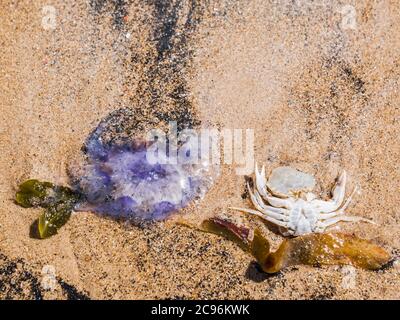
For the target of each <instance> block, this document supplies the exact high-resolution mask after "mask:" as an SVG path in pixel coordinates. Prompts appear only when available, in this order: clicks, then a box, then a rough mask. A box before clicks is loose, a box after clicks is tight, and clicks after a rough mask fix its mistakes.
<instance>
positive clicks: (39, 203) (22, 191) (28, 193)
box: [15, 179, 81, 239]
mask: <svg viewBox="0 0 400 320" xmlns="http://www.w3.org/2000/svg"><path fill="white" fill-rule="evenodd" d="M80 199H81V195H80V194H79V193H77V192H75V191H73V190H72V189H70V188H68V187H64V186H57V185H54V184H53V183H50V182H41V181H38V180H34V179H31V180H27V181H25V182H24V183H22V184H21V185H20V186H19V190H18V191H17V193H16V196H15V202H16V203H17V204H18V205H20V206H22V207H24V208H32V207H34V208H36V207H41V208H44V209H45V210H44V212H42V214H41V215H40V217H39V220H38V223H37V228H38V229H37V230H38V235H39V237H40V238H41V239H44V238H48V237H50V236H52V235H54V234H56V233H57V230H58V229H60V228H61V227H62V226H63V225H65V224H66V223H67V221H68V220H69V218H70V216H71V212H72V210H73V208H74V207H75V205H76V204H77V202H78V201H79V200H80Z"/></svg>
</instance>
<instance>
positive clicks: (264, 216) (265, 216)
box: [229, 207, 287, 228]
mask: <svg viewBox="0 0 400 320" xmlns="http://www.w3.org/2000/svg"><path fill="white" fill-rule="evenodd" d="M229 209H233V210H238V211H241V212H246V213H250V214H253V215H255V216H258V217H260V218H262V219H264V220H267V221H269V222H271V223H273V224H276V225H277V226H281V227H285V228H287V224H286V222H284V221H280V220H278V219H275V218H273V217H272V216H271V214H272V213H273V212H265V214H262V213H261V212H259V211H257V210H251V209H245V208H237V207H229Z"/></svg>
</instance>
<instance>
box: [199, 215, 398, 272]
mask: <svg viewBox="0 0 400 320" xmlns="http://www.w3.org/2000/svg"><path fill="white" fill-rule="evenodd" d="M200 230H201V231H205V232H210V233H214V234H217V235H220V236H223V237H225V238H227V239H229V240H231V241H233V242H235V243H236V244H238V245H239V246H240V247H241V248H242V249H243V250H245V251H247V252H248V253H250V254H251V255H252V256H253V257H254V258H255V259H256V261H257V262H258V264H259V265H260V267H261V269H262V270H263V271H264V272H266V273H277V272H279V271H280V270H282V269H283V268H286V267H289V266H293V265H299V264H303V265H310V266H315V265H353V266H356V267H359V268H363V269H366V270H379V269H381V268H382V267H383V266H385V265H386V264H387V263H388V261H389V260H390V259H391V257H390V255H389V253H387V252H386V251H385V250H384V249H383V248H381V247H379V246H377V245H375V244H374V243H372V242H371V241H368V240H364V239H360V238H358V237H356V236H354V235H349V234H344V233H338V232H334V233H310V234H305V235H302V236H299V237H296V238H289V239H285V240H284V241H283V242H282V243H281V244H280V246H279V248H278V249H277V250H276V251H275V252H271V251H270V244H269V241H268V239H267V238H266V237H265V236H264V235H263V234H262V233H261V232H260V231H259V230H258V229H255V230H252V229H249V228H247V227H245V226H238V225H236V224H234V223H232V222H230V221H228V220H225V219H221V218H212V219H209V220H205V221H204V222H203V223H202V224H201V225H200Z"/></svg>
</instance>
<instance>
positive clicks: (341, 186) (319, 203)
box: [312, 170, 355, 213]
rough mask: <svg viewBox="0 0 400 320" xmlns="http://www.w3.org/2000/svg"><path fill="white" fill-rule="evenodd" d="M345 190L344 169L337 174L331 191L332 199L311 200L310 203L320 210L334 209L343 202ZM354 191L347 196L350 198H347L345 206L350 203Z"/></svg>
mask: <svg viewBox="0 0 400 320" xmlns="http://www.w3.org/2000/svg"><path fill="white" fill-rule="evenodd" d="M345 192H346V171H344V170H343V172H342V174H341V175H340V176H339V179H338V182H337V183H336V185H335V187H334V189H333V192H332V199H331V200H329V201H323V200H318V199H316V200H313V201H312V203H314V204H315V205H316V207H317V208H318V209H319V211H320V212H323V213H330V212H333V211H336V210H338V209H339V208H340V206H341V205H342V204H343V201H344V196H345ZM354 192H355V191H353V193H352V195H351V196H350V197H349V199H350V200H347V202H346V207H347V206H348V205H349V204H350V201H351V198H352V196H353V194H354Z"/></svg>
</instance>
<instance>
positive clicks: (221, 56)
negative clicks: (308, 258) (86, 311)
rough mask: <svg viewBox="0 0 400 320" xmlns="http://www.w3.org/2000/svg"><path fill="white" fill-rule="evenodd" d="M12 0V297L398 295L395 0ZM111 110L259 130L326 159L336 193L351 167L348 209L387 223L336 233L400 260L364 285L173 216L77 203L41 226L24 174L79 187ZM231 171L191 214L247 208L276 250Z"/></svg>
mask: <svg viewBox="0 0 400 320" xmlns="http://www.w3.org/2000/svg"><path fill="white" fill-rule="evenodd" d="M0 13H1V19H0V44H1V50H0V88H1V90H0V110H1V113H0V150H1V154H2V157H1V158H0V299H86V298H87V299H399V298H400V293H399V290H398V288H399V286H400V267H399V265H400V264H399V263H398V259H399V256H400V240H399V239H400V237H399V236H400V226H399V223H400V196H399V190H400V165H399V159H400V144H399V140H398V139H399V137H400V107H399V106H400V91H399V86H400V58H399V57H400V25H399V23H398V21H399V19H400V4H399V3H398V2H397V1H394V0H392V1H390V0H384V1H372V0H371V1H370V0H363V1H336V0H335V1H324V0H320V1H315V2H312V1H297V2H296V1H294V2H293V1H288V0H281V1H278V0H272V1H265V0H246V1H242V0H237V1H234V0H221V1H217V0H210V1H196V0H170V1H158V0H130V1H123V0H121V1H117V0H91V1H71V0H68V1H65V0H64V1H61V0H52V1H47V0H38V1H28V0H24V1H12V0H2V1H1V3H0ZM113 112H114V113H113ZM110 114H113V117H114V118H115V120H113V121H114V122H113V121H110V123H111V125H110V127H111V128H110V130H114V131H115V132H114V131H113V134H115V135H124V134H128V135H129V136H134V137H141V136H142V135H143V133H145V132H146V130H148V129H151V128H154V127H157V128H164V127H165V126H166V125H167V124H168V122H169V121H177V122H178V125H179V124H186V125H189V126H194V127H200V128H208V127H216V128H230V129H236V128H237V129H252V130H254V136H255V142H254V152H255V160H256V161H257V162H258V163H262V164H265V165H266V167H267V170H268V171H271V170H272V169H273V168H276V167H278V166H292V167H295V168H297V169H299V170H302V171H305V172H307V173H310V174H313V175H314V176H315V178H316V181H317V187H316V190H315V192H316V194H317V195H318V196H320V197H321V198H324V199H326V198H327V197H328V196H329V192H330V190H331V188H332V185H333V183H334V181H335V178H336V177H337V176H338V175H339V174H340V172H341V171H342V170H343V169H345V170H346V171H347V174H348V177H349V182H348V191H347V192H348V193H349V192H350V190H351V189H352V188H353V187H354V186H356V185H359V186H360V187H361V194H359V195H357V197H356V201H355V203H354V205H353V206H351V207H350V208H349V214H351V215H355V216H361V217H364V218H368V219H372V220H373V221H374V222H376V225H373V224H366V223H340V224H338V225H337V226H335V227H334V230H339V231H342V232H346V233H350V234H355V235H357V236H359V237H361V238H364V239H369V240H371V241H373V242H374V243H376V244H378V245H380V246H382V247H383V248H385V249H386V250H387V251H388V252H389V253H390V254H391V255H392V257H393V258H394V259H397V263H394V264H392V265H391V266H390V267H388V268H386V269H384V270H380V271H365V270H361V269H354V270H353V269H351V275H352V278H351V284H350V285H349V284H348V282H346V281H347V280H348V274H349V272H348V270H349V269H348V268H347V267H342V266H318V267H311V266H301V265H299V266H295V267H289V268H286V269H284V270H283V271H281V272H279V273H277V274H273V275H268V274H265V273H263V272H261V270H260V269H259V267H258V266H257V265H256V263H255V262H254V259H253V258H252V257H251V256H250V255H248V254H247V253H245V252H243V251H242V250H241V249H240V248H239V247H238V246H237V245H236V244H234V243H232V242H230V241H228V240H225V239H223V238H220V237H218V236H215V235H212V234H207V233H203V232H199V231H197V230H193V229H190V228H187V227H184V226H182V225H179V224H177V223H174V221H176V219H177V218H176V217H174V218H172V219H170V220H168V221H165V222H158V223H155V224H152V225H150V226H147V225H146V226H141V227H140V226H135V225H131V224H129V223H127V222H124V221H115V220H112V219H108V218H104V217H101V216H99V215H96V214H94V213H91V212H77V213H74V214H73V216H72V217H71V219H70V221H69V222H68V223H67V224H66V225H65V226H64V227H62V228H61V229H60V230H59V232H58V234H57V235H55V236H53V237H51V238H49V239H45V240H38V239H35V238H33V237H31V236H30V232H31V230H30V228H31V225H32V222H33V221H34V220H35V219H37V218H38V215H39V214H40V212H41V209H24V208H21V207H19V206H18V205H16V204H15V202H14V197H15V192H16V190H17V187H18V184H19V183H21V182H23V181H25V180H26V179H29V178H35V179H40V180H44V181H51V182H54V183H57V184H62V185H68V184H69V182H70V181H69V176H68V171H69V168H70V165H71V163H74V162H75V161H76V158H79V157H80V156H81V155H82V151H81V150H82V146H83V145H84V142H85V139H86V138H87V137H88V135H89V134H90V132H92V130H93V129H94V128H95V127H96V126H97V125H98V123H99V122H100V121H101V120H102V119H105V118H106V117H109V115H110ZM127 115H128V116H127ZM114 124H115V125H114ZM121 128H122V129H121ZM235 169H236V168H235V166H231V165H227V164H224V165H222V167H221V172H220V175H219V176H218V178H216V179H215V183H214V185H213V186H212V187H211V189H210V190H209V191H208V193H207V194H206V195H205V197H204V199H202V200H201V201H198V202H196V203H193V204H191V205H190V206H188V207H186V208H184V209H183V210H181V211H180V212H179V213H178V214H177V217H178V218H179V217H183V218H184V219H186V220H187V221H191V222H199V221H201V220H203V219H205V218H207V217H212V216H217V215H227V216H230V217H234V218H235V219H238V220H241V221H243V222H245V223H246V224H248V225H250V226H258V227H259V228H261V229H262V231H263V232H264V233H265V234H266V235H267V237H268V239H270V240H271V243H272V245H273V248H274V249H275V248H277V247H278V245H279V243H281V241H282V240H283V237H282V236H281V235H279V234H277V233H275V232H274V230H271V229H270V228H269V227H268V225H266V224H264V223H263V222H262V221H260V219H257V218H256V217H249V216H247V215H244V214H241V213H239V212H235V211H233V210H229V209H228V207H229V206H238V207H251V202H250V200H249V198H248V195H246V192H245V191H246V180H245V177H244V176H241V175H237V174H236V173H235ZM49 270H50V272H51V273H52V274H54V275H55V282H54V285H53V286H52V287H51V289H48V288H47V289H46V287H45V285H44V284H43V283H44V282H43V279H44V278H45V277H46V275H47V273H46V272H49ZM346 279H347V280H346Z"/></svg>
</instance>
